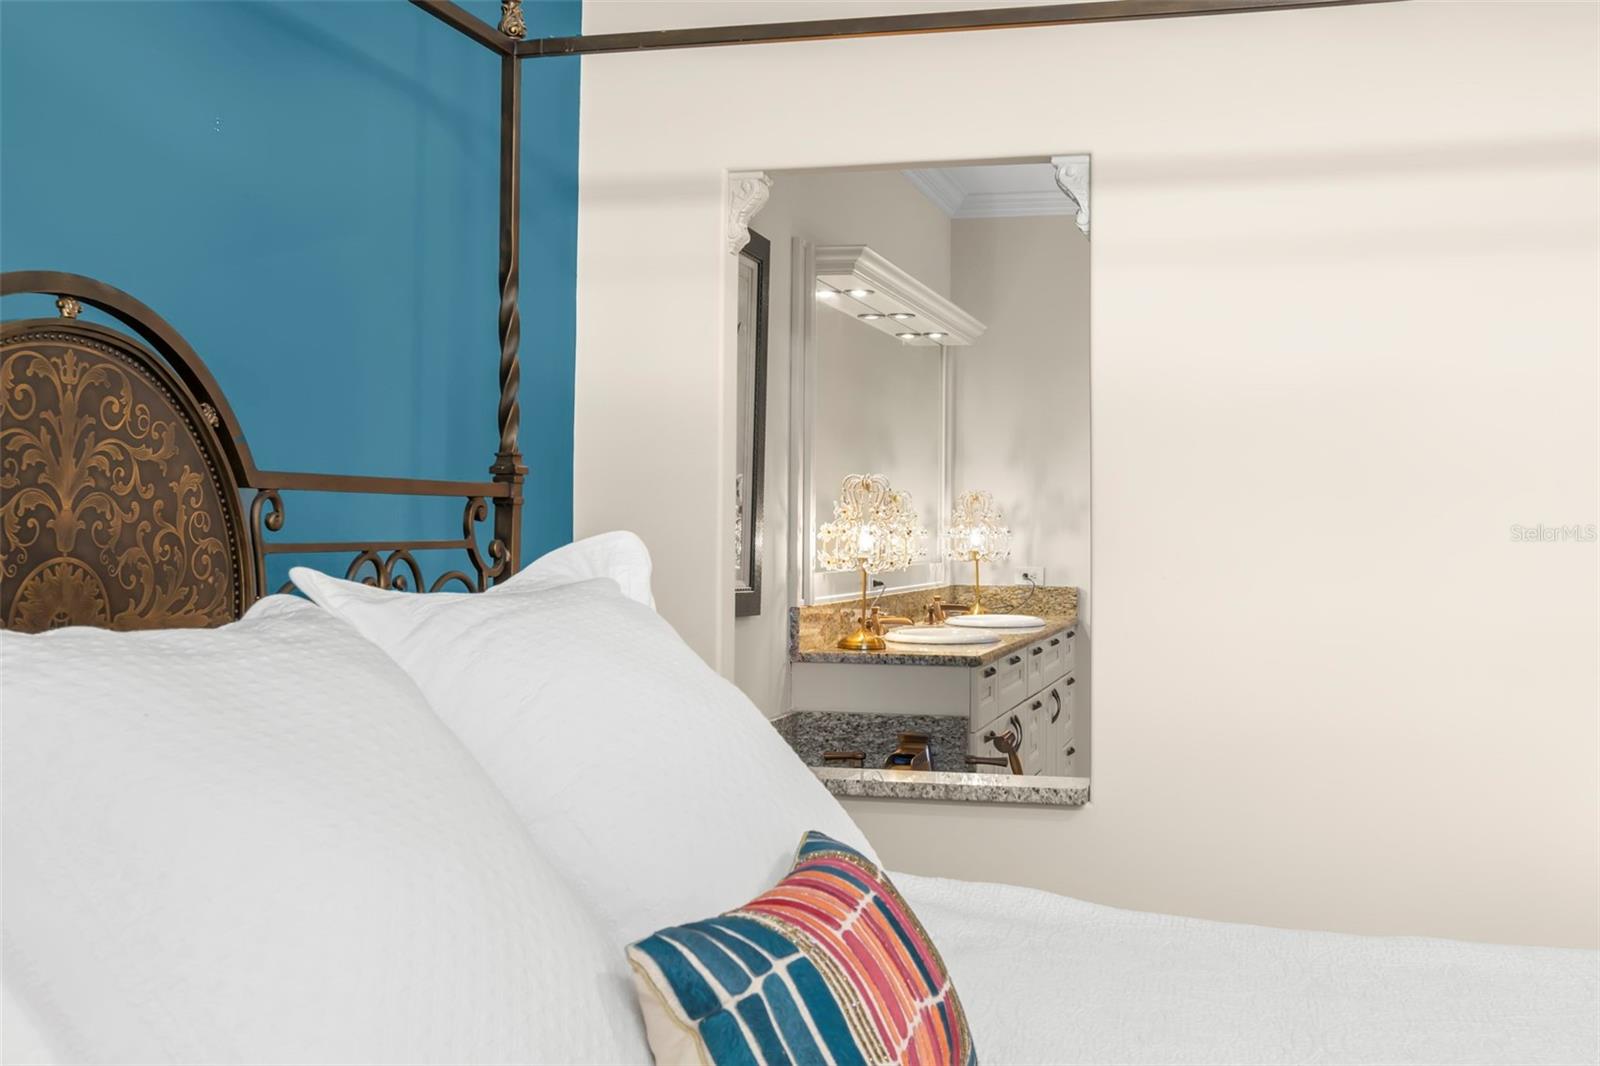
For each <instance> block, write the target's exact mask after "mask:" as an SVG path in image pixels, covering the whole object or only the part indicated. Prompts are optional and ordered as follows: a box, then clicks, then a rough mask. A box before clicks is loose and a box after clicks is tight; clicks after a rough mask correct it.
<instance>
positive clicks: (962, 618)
mask: <svg viewBox="0 0 1600 1066" xmlns="http://www.w3.org/2000/svg"><path fill="white" fill-rule="evenodd" d="M945 624H946V625H952V626H960V627H963V628H969V629H1037V628H1038V627H1039V626H1042V625H1044V624H1045V622H1044V619H1043V618H1040V617H1038V616H1036V615H1031V614H959V615H956V616H955V617H954V618H950V619H946V621H945Z"/></svg>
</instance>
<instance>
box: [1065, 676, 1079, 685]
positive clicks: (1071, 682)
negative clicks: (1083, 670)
mask: <svg viewBox="0 0 1600 1066" xmlns="http://www.w3.org/2000/svg"><path fill="white" fill-rule="evenodd" d="M1077 683H1078V679H1077V678H1075V677H1069V678H1067V684H1069V685H1076V684H1077Z"/></svg>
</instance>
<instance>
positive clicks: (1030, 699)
mask: <svg viewBox="0 0 1600 1066" xmlns="http://www.w3.org/2000/svg"><path fill="white" fill-rule="evenodd" d="M1076 638H1077V632H1076V630H1075V629H1067V630H1063V631H1062V632H1060V633H1057V634H1055V635H1053V636H1049V637H1045V638H1043V639H1041V640H1038V641H1036V642H1034V643H1033V644H1031V645H1029V646H1028V647H1026V648H1024V649H1023V650H1022V651H1021V653H1020V654H1015V655H1009V656H1007V657H1006V658H1004V659H1001V660H999V661H998V662H995V663H991V664H990V665H988V666H985V667H981V668H978V669H975V670H974V671H973V702H972V717H971V720H970V721H971V728H970V729H969V731H968V734H967V741H968V743H967V753H968V754H969V755H977V756H982V757H985V758H998V757H1001V756H1002V755H1003V753H1002V751H1001V750H1000V747H999V746H997V745H996V743H995V740H996V738H1006V737H1008V735H1009V737H1014V738H1015V739H1016V741H1017V755H1018V757H1019V758H1020V759H1021V761H1022V772H1023V773H1024V774H1045V775H1051V776H1061V777H1083V776H1085V770H1086V769H1087V766H1088V760H1087V759H1086V758H1085V757H1084V754H1083V751H1082V750H1081V745H1080V744H1079V742H1078V741H1079V737H1080V736H1086V735H1087V731H1086V730H1081V729H1079V727H1078V726H1079V721H1078V720H1079V713H1078V701H1077V685H1078V681H1077V678H1076V676H1075V675H1074V674H1073V672H1072V670H1073V667H1074V666H1075V665H1076V663H1077V656H1076V651H1075V645H1076V643H1077V639H1076ZM1019 671H1020V672H1021V673H1022V674H1023V678H1022V681H1023V682H1024V683H1023V684H1021V685H1020V687H1019V685H1018V678H1017V677H1016V674H1017V673H1018V672H1019ZM1019 691H1021V692H1023V693H1025V694H1024V695H1023V696H1022V697H1021V698H1020V699H1017V700H1016V701H1015V702H1010V703H1008V702H1006V701H1007V700H1008V699H1009V698H1012V697H1014V696H1015V695H1016V693H1017V692H1019ZM1001 707H1004V708H1006V709H1005V710H998V709H997V708H1001ZM974 769H977V770H979V771H980V772H984V773H1008V772H1009V771H1008V770H1007V769H1006V768H1005V767H1001V766H989V765H979V766H976V767H974Z"/></svg>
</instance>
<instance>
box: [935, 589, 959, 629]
mask: <svg viewBox="0 0 1600 1066" xmlns="http://www.w3.org/2000/svg"><path fill="white" fill-rule="evenodd" d="M966 613H967V608H966V607H963V606H961V605H960V604H958V603H945V602H944V597H943V596H935V597H934V598H933V602H932V603H930V604H928V624H929V625H930V626H936V625H941V624H942V623H943V622H944V621H945V619H947V618H949V617H950V616H951V615H958V614H966Z"/></svg>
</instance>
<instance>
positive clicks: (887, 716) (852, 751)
mask: <svg viewBox="0 0 1600 1066" xmlns="http://www.w3.org/2000/svg"><path fill="white" fill-rule="evenodd" d="M1004 591H1005V592H1009V593H1011V594H1012V595H1011V596H1010V597H1008V598H1019V597H1021V596H1023V595H1031V596H1032V597H1033V599H1034V602H1033V603H1032V604H1031V608H1032V610H1031V612H1030V613H1034V614H1037V615H1038V616H1039V617H1041V618H1042V619H1043V620H1044V625H1042V626H1039V627H1035V628H1032V629H1026V630H1016V631H1006V632H1001V633H998V634H997V635H999V636H1001V640H1000V641H999V643H994V644H988V645H952V646H948V647H912V646H897V645H895V644H894V643H890V644H889V646H888V647H887V648H886V649H884V650H882V651H845V650H842V649H839V648H837V647H835V646H834V645H835V642H836V640H837V630H839V629H840V628H841V627H843V626H846V625H848V624H850V622H851V619H852V618H853V612H852V611H850V610H849V609H848V607H847V606H846V605H824V606H819V607H801V608H796V609H794V611H793V613H792V616H791V625H790V648H789V652H790V656H789V657H790V663H791V665H790V677H791V684H792V698H791V707H792V708H793V710H792V711H791V712H790V713H789V714H787V715H784V716H783V717H781V718H780V719H778V720H777V721H776V722H775V725H776V726H777V728H778V730H779V732H780V733H782V734H783V735H784V737H785V739H787V740H788V741H789V742H790V744H791V745H793V746H794V747H795V749H796V751H797V752H799V754H800V755H801V757H802V758H803V759H805V761H806V762H807V763H808V764H810V765H812V766H813V767H819V768H822V769H823V772H819V775H818V776H819V777H822V778H823V780H824V782H825V783H826V784H828V786H829V788H830V789H832V790H833V791H834V792H836V793H837V794H841V795H853V796H862V795H869V796H870V795H881V796H904V797H913V798H953V799H979V800H982V799H991V800H994V801H998V802H1031V803H1054V804H1057V805H1063V806H1073V805H1078V804H1081V803H1083V802H1086V800H1087V798H1088V781H1087V778H1088V776H1089V751H1088V740H1089V731H1088V723H1087V714H1086V710H1087V708H1086V702H1087V701H1086V700H1080V692H1082V691H1083V688H1082V686H1081V684H1080V672H1079V663H1080V661H1081V659H1080V648H1081V646H1082V642H1083V639H1084V637H1083V634H1082V633H1080V631H1079V625H1078V617H1077V590H1076V589H1071V588H1057V589H1041V590H1026V592H1024V591H1023V590H1004ZM952 593H954V594H955V595H951V594H952ZM935 595H941V597H944V596H948V597H950V598H951V599H952V600H957V599H959V595H960V590H959V589H933V590H926V591H925V592H922V593H904V594H900V595H897V596H894V597H892V598H886V599H887V600H888V609H889V610H899V611H904V612H906V614H905V616H906V617H916V616H917V613H921V612H925V611H926V606H927V604H928V603H929V602H931V600H932V598H933V596H935ZM919 608H920V611H919ZM890 633H891V635H892V630H891V631H890ZM907 734H910V735H913V736H920V737H926V738H928V739H927V741H926V744H927V745H928V748H929V749H930V756H931V758H930V763H931V765H930V767H929V769H931V770H932V771H934V773H933V774H932V775H931V776H930V775H928V774H927V773H926V772H923V773H922V775H921V776H919V775H918V773H916V772H912V771H907V770H897V769H893V768H889V769H885V761H886V760H888V759H889V758H890V756H891V753H893V752H895V751H896V750H897V748H899V747H901V746H902V744H901V738H902V737H903V736H904V735H907ZM1013 755H1014V758H1013ZM935 779H938V780H935ZM1069 780H1070V784H1068V783H1067V782H1068V781H1069ZM894 782H899V783H900V785H901V786H902V787H900V788H898V789H891V788H889V787H888V785H889V784H890V783H894ZM935 785H938V786H941V787H938V788H935V787H934V786H935ZM985 790H987V791H985ZM980 793H981V794H980Z"/></svg>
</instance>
